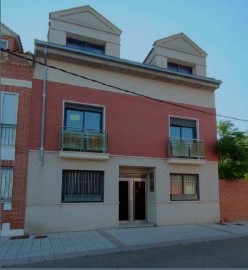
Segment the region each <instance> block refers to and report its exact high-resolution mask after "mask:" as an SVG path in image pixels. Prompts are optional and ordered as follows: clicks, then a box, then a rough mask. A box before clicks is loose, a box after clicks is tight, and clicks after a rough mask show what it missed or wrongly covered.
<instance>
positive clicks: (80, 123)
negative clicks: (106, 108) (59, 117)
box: [64, 103, 103, 132]
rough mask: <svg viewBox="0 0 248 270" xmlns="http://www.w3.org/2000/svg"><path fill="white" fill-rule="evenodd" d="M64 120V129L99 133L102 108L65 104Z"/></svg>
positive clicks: (101, 125)
mask: <svg viewBox="0 0 248 270" xmlns="http://www.w3.org/2000/svg"><path fill="white" fill-rule="evenodd" d="M64 119H65V122H64V127H65V128H66V129H75V130H89V131H97V132H99V131H102V129H103V108H101V107H93V106H86V105H78V104H70V103H67V104H66V105H65V118H64Z"/></svg>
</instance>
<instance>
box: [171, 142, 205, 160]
mask: <svg viewBox="0 0 248 270" xmlns="http://www.w3.org/2000/svg"><path fill="white" fill-rule="evenodd" d="M204 149H205V147H204V142H203V141H200V140H187V139H176V138H170V139H169V143H168V154H169V157H170V158H194V159H204V158H205V153H204V152H205V151H204Z"/></svg>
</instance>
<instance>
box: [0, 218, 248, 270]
mask: <svg viewBox="0 0 248 270" xmlns="http://www.w3.org/2000/svg"><path fill="white" fill-rule="evenodd" d="M243 235H248V222H240V223H230V224H225V225H220V224H194V225H177V226H158V227H144V228H140V227H139V228H130V227H129V228H125V229H124V228H119V229H104V230H99V231H83V232H67V233H51V234H47V235H43V236H38V237H37V236H35V235H31V236H30V237H29V238H26V239H15V240H10V239H9V238H8V237H1V238H0V266H11V265H17V264H22V263H29V262H39V261H45V260H46V261H47V260H58V259H64V258H69V257H78V256H94V255H96V254H107V253H113V252H120V251H125V250H132V249H140V248H149V247H156V246H163V245H176V244H182V243H188V242H191V243H192V242H197V241H202V240H203V241H207V240H208V241H210V240H216V239H226V238H233V237H241V236H243ZM43 237H45V238H43Z"/></svg>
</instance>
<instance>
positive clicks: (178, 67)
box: [167, 62, 193, 74]
mask: <svg viewBox="0 0 248 270" xmlns="http://www.w3.org/2000/svg"><path fill="white" fill-rule="evenodd" d="M167 68H168V69H169V70H171V71H176V72H180V73H184V74H192V73H193V70H192V67H188V66H183V65H178V64H174V63H171V62H168V64H167Z"/></svg>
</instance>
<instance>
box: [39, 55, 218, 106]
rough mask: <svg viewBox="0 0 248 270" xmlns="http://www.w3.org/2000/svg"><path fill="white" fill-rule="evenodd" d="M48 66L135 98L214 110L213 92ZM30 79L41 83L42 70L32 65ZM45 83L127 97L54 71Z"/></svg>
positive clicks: (76, 67)
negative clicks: (92, 89)
mask: <svg viewBox="0 0 248 270" xmlns="http://www.w3.org/2000/svg"><path fill="white" fill-rule="evenodd" d="M48 64H49V65H53V66H56V67H60V68H64V69H66V70H67V71H72V72H75V73H77V74H83V75H84V76H86V77H88V78H91V79H95V80H98V81H100V82H105V83H107V84H110V85H114V86H117V87H120V88H123V89H128V90H131V91H134V92H137V93H139V94H143V95H147V96H150V97H154V98H157V99H162V100H166V101H172V102H176V103H184V104H190V105H196V106H202V107H208V108H215V100H214V92H211V91H207V90H200V89H196V88H191V87H186V86H182V85H175V84H171V83H166V82H161V81H155V80H151V79H146V78H141V77H136V76H131V75H128V74H121V76H120V74H119V73H117V72H112V71H106V70H100V69H94V68H90V67H86V66H79V65H75V64H71V63H64V64H63V63H61V62H58V61H55V60H49V61H48ZM65 64H66V66H65ZM92 74H94V75H92ZM34 78H35V79H42V67H41V66H40V65H35V68H34ZM47 79H48V81H52V82H58V83H65V84H72V85H77V86H82V87H89V88H94V89H99V90H106V91H111V92H117V93H122V94H127V93H125V92H123V91H119V90H117V89H115V88H112V87H106V86H103V85H101V84H98V83H95V82H91V81H88V80H83V79H82V78H79V77H75V76H73V75H70V74H67V73H63V76H61V71H58V70H54V69H49V71H48V78H47Z"/></svg>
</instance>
